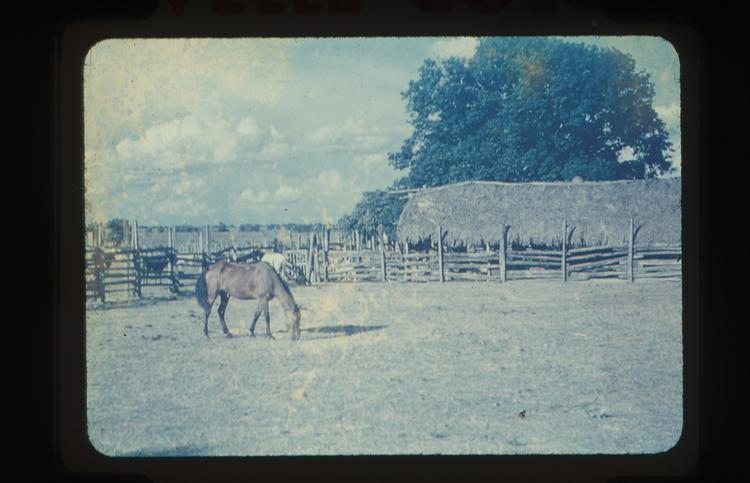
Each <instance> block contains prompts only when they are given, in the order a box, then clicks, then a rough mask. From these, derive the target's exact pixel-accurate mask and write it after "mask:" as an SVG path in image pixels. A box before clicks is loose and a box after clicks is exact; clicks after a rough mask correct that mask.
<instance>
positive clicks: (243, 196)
mask: <svg viewBox="0 0 750 483" xmlns="http://www.w3.org/2000/svg"><path fill="white" fill-rule="evenodd" d="M239 199H240V201H244V202H247V203H251V204H260V203H264V202H265V201H266V200H267V199H268V191H261V192H259V193H256V192H255V191H253V189H252V188H250V187H249V186H248V187H247V188H245V189H244V190H242V193H240V198H239Z"/></svg>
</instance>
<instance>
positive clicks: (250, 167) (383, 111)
mask: <svg viewBox="0 0 750 483" xmlns="http://www.w3.org/2000/svg"><path fill="white" fill-rule="evenodd" d="M569 40H570V41H582V42H587V43H592V44H596V45H599V46H602V47H610V46H613V47H615V48H618V49H619V50H621V51H623V52H626V53H630V54H631V55H633V57H634V58H635V60H636V68H637V69H638V70H645V71H646V72H649V73H650V74H651V76H652V80H653V81H654V83H655V87H656V99H655V103H654V104H655V108H656V110H657V112H658V113H659V115H660V116H661V117H662V119H663V120H664V121H665V122H666V123H667V127H668V129H669V132H670V135H671V137H672V142H673V143H674V144H675V147H676V148H677V149H676V150H677V152H676V153H674V158H675V161H676V163H677V164H679V159H680V155H679V133H680V131H679V113H680V104H679V62H678V59H677V54H676V53H675V52H674V50H673V48H672V47H671V45H669V44H668V43H667V42H665V41H663V40H662V39H659V38H654V37H627V38H594V37H575V38H570V39H569ZM475 45H476V39H474V38H377V39H373V38H368V39H121V40H120V39H112V40H106V41H103V42H100V43H98V44H96V45H95V46H94V47H92V49H91V50H90V51H89V54H88V55H87V57H86V61H85V64H84V145H85V160H84V165H85V176H86V178H85V184H86V218H87V221H106V220H108V219H110V218H115V217H119V218H128V219H137V220H138V221H139V222H140V223H141V224H182V223H191V224H203V223H218V222H219V221H223V222H225V223H234V224H239V223H261V224H263V223H289V222H334V221H335V220H337V219H338V218H339V217H340V216H341V215H343V214H344V213H346V212H348V211H350V210H351V209H352V208H353V207H354V205H355V204H356V202H357V201H358V200H359V199H360V196H361V194H362V192H363V191H367V190H374V189H381V188H385V187H387V186H388V185H390V184H391V183H392V182H393V181H394V180H395V179H396V178H398V177H400V176H402V175H403V174H404V173H401V172H398V171H396V170H394V169H392V168H391V167H390V166H389V165H388V162H387V153H388V152H391V151H396V150H398V149H399V148H400V146H401V144H402V143H403V141H404V140H405V139H406V138H408V137H409V135H410V133H411V127H410V126H409V124H408V122H407V119H408V117H407V113H406V108H405V103H404V101H403V99H402V98H401V94H400V93H401V92H402V91H404V90H405V89H406V87H407V85H408V82H409V80H411V79H414V78H416V76H417V73H418V69H419V67H420V66H421V65H422V62H423V61H424V60H425V59H426V58H428V57H447V56H451V55H457V56H463V57H469V56H471V55H472V54H473V52H474V48H475Z"/></svg>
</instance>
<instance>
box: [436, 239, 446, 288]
mask: <svg viewBox="0 0 750 483" xmlns="http://www.w3.org/2000/svg"><path fill="white" fill-rule="evenodd" d="M437 245H438V267H439V270H440V282H441V283H442V282H445V264H444V263H443V227H442V225H438V239H437Z"/></svg>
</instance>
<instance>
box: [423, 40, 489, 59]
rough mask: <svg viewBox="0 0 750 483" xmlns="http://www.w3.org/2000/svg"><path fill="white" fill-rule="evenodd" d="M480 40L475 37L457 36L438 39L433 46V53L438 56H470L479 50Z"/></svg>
mask: <svg viewBox="0 0 750 483" xmlns="http://www.w3.org/2000/svg"><path fill="white" fill-rule="evenodd" d="M477 44H478V40H477V39H476V38H475V37H457V38H453V39H445V40H438V41H437V42H435V43H434V44H433V46H432V54H433V55H435V56H436V57H441V58H448V57H464V58H470V57H472V56H473V55H474V52H476V50H477Z"/></svg>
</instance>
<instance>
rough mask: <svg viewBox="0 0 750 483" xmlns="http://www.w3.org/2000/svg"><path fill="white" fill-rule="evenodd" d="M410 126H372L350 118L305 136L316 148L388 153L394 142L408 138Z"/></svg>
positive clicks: (362, 120) (322, 127)
mask: <svg viewBox="0 0 750 483" xmlns="http://www.w3.org/2000/svg"><path fill="white" fill-rule="evenodd" d="M410 129H411V128H410V127H409V126H408V125H395V126H394V125H372V124H370V123H368V122H367V121H366V120H364V119H361V118H351V117H350V118H348V119H347V120H346V121H344V122H343V123H341V124H336V125H328V126H321V127H319V128H317V129H315V130H313V131H311V132H308V133H307V134H305V136H304V139H305V141H307V142H308V143H310V144H312V145H316V146H329V147H333V146H336V147H342V148H349V149H353V150H358V151H387V150H389V149H394V148H395V147H396V146H394V145H393V143H394V141H395V142H399V141H400V140H401V139H400V138H401V137H405V136H408V133H409V132H410Z"/></svg>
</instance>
